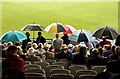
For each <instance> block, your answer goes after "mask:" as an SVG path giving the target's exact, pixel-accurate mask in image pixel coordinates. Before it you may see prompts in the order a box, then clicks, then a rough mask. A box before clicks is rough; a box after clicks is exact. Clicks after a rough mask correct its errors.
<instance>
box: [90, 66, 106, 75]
mask: <svg viewBox="0 0 120 79" xmlns="http://www.w3.org/2000/svg"><path fill="white" fill-rule="evenodd" d="M105 69H106V66H92V70H95V71H96V72H97V74H99V73H101V72H103V71H104V70H105Z"/></svg>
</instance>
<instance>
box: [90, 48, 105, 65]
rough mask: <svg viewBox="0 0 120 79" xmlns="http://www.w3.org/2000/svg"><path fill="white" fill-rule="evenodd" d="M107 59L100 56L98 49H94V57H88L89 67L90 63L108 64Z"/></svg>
mask: <svg viewBox="0 0 120 79" xmlns="http://www.w3.org/2000/svg"><path fill="white" fill-rule="evenodd" d="M106 64H107V60H106V59H105V58H102V57H100V54H99V52H98V50H97V49H93V50H92V57H91V58H89V59H88V67H90V65H106Z"/></svg>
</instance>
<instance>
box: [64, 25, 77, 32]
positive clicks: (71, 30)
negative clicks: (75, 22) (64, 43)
mask: <svg viewBox="0 0 120 79" xmlns="http://www.w3.org/2000/svg"><path fill="white" fill-rule="evenodd" d="M65 26H67V27H68V30H67V31H66V32H63V34H68V33H72V32H74V31H76V29H75V28H74V27H72V26H71V25H65Z"/></svg>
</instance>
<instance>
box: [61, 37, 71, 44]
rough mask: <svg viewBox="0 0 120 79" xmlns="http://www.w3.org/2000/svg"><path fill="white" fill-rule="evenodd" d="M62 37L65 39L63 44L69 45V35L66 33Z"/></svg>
mask: <svg viewBox="0 0 120 79" xmlns="http://www.w3.org/2000/svg"><path fill="white" fill-rule="evenodd" d="M61 39H63V44H66V45H68V44H69V43H70V40H68V35H64V36H63V37H62V38H61Z"/></svg>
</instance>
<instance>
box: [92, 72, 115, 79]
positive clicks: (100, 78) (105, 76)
mask: <svg viewBox="0 0 120 79" xmlns="http://www.w3.org/2000/svg"><path fill="white" fill-rule="evenodd" d="M113 76H114V74H113V73H110V72H102V73H100V74H98V75H97V76H95V78H94V79H112V77H113Z"/></svg>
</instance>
